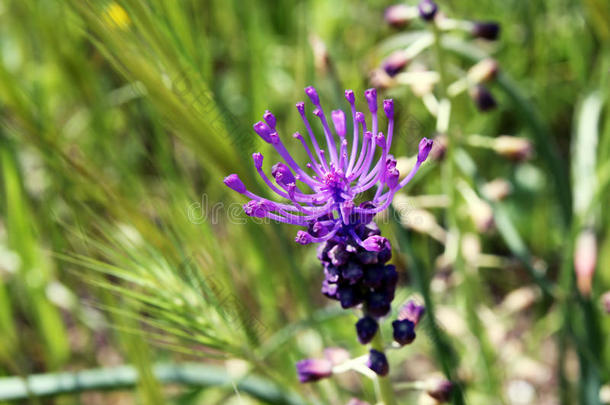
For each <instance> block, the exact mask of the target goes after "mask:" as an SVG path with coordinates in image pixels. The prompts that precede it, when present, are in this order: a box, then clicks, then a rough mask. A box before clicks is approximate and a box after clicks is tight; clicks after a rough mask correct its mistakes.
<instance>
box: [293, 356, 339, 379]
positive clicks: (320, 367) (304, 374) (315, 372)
mask: <svg viewBox="0 0 610 405" xmlns="http://www.w3.org/2000/svg"><path fill="white" fill-rule="evenodd" d="M332 373H333V364H332V362H331V361H330V360H328V359H305V360H301V361H299V362H298V363H297V374H298V375H299V381H300V382H302V383H305V382H313V381H318V380H321V379H323V378H327V377H330V376H331V375H332Z"/></svg>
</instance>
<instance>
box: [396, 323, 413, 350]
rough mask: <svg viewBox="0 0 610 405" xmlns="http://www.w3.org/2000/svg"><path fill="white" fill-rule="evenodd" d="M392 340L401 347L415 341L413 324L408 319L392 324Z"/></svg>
mask: <svg viewBox="0 0 610 405" xmlns="http://www.w3.org/2000/svg"><path fill="white" fill-rule="evenodd" d="M392 329H393V336H394V340H395V341H396V342H397V343H398V344H400V345H401V346H404V345H408V344H409V343H411V342H413V341H414V340H415V324H414V323H413V322H411V321H409V320H408V319H403V320H396V321H394V322H392Z"/></svg>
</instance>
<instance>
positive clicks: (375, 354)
mask: <svg viewBox="0 0 610 405" xmlns="http://www.w3.org/2000/svg"><path fill="white" fill-rule="evenodd" d="M366 365H367V367H368V368H370V369H371V370H373V371H374V372H375V373H377V374H379V375H380V376H384V375H387V374H388V372H389V371H390V366H389V365H388V359H387V358H386V356H385V354H383V353H382V352H380V351H377V350H375V349H371V350H370V351H369V359H368V361H367V363H366Z"/></svg>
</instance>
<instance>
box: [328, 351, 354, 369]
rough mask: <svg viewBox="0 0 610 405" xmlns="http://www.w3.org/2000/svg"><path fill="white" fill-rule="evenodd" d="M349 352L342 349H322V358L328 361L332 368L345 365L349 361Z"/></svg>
mask: <svg viewBox="0 0 610 405" xmlns="http://www.w3.org/2000/svg"><path fill="white" fill-rule="evenodd" d="M349 357H350V356H349V352H348V351H347V350H345V349H344V348H342V347H328V348H326V349H324V358H325V359H327V360H329V361H330V362H331V363H332V365H333V366H337V365H339V364H341V363H345V362H346V361H347V360H349Z"/></svg>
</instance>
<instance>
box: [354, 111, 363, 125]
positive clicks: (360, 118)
mask: <svg viewBox="0 0 610 405" xmlns="http://www.w3.org/2000/svg"><path fill="white" fill-rule="evenodd" d="M355 118H356V122H359V123H364V121H365V118H364V114H363V113H361V112H360V111H357V112H356V117H355Z"/></svg>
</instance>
